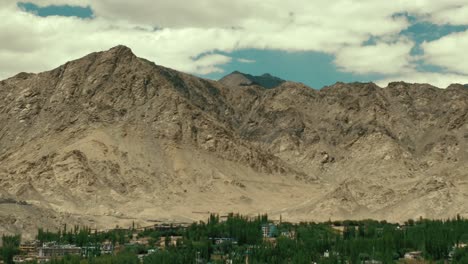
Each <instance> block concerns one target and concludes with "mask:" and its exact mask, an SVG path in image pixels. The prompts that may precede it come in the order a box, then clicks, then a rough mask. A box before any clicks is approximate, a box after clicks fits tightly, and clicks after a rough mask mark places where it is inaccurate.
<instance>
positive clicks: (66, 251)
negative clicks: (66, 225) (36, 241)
mask: <svg viewBox="0 0 468 264" xmlns="http://www.w3.org/2000/svg"><path fill="white" fill-rule="evenodd" d="M65 255H81V248H80V247H77V246H74V245H63V246H62V245H54V246H47V247H40V248H39V254H38V256H39V257H40V258H50V257H52V258H55V257H62V256H65Z"/></svg>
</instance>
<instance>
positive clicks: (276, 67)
mask: <svg viewBox="0 0 468 264" xmlns="http://www.w3.org/2000/svg"><path fill="white" fill-rule="evenodd" d="M219 53H220V54H224V55H227V56H230V57H233V60H232V61H231V62H230V63H228V64H226V65H223V66H221V67H222V68H223V69H224V71H225V72H224V73H212V74H207V75H202V77H204V78H209V79H215V80H217V79H220V78H221V77H223V76H224V75H227V74H229V73H231V72H233V71H235V70H238V71H240V72H244V73H249V74H252V75H262V74H264V73H270V74H272V75H274V76H277V77H280V78H282V79H285V80H289V81H295V82H302V83H304V84H306V85H308V86H310V87H313V88H315V89H320V88H322V87H323V86H326V85H331V84H334V83H336V82H337V81H342V82H356V81H360V82H370V81H371V80H376V79H379V78H381V77H383V76H381V75H377V74H367V75H355V74H352V73H347V72H341V71H339V70H338V69H337V67H336V66H335V65H334V64H333V60H334V56H332V55H328V54H325V53H320V52H287V51H281V50H256V49H246V50H238V51H234V52H232V53H222V52H219ZM237 59H249V60H254V61H255V62H254V63H243V62H240V61H238V60H237Z"/></svg>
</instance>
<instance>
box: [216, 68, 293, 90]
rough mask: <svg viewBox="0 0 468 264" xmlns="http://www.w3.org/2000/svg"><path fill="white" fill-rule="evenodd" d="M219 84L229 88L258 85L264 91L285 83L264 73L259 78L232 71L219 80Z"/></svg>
mask: <svg viewBox="0 0 468 264" xmlns="http://www.w3.org/2000/svg"><path fill="white" fill-rule="evenodd" d="M219 82H220V83H221V84H223V85H225V86H229V87H237V86H250V85H258V86H261V87H263V88H266V89H271V88H275V87H278V86H279V85H281V84H282V83H284V82H286V81H285V80H283V79H280V78H278V77H275V76H273V75H271V74H269V73H265V74H262V75H260V76H253V75H250V74H246V73H242V72H239V71H234V72H232V73H230V74H228V75H226V76H224V77H223V78H221V79H220V80H219Z"/></svg>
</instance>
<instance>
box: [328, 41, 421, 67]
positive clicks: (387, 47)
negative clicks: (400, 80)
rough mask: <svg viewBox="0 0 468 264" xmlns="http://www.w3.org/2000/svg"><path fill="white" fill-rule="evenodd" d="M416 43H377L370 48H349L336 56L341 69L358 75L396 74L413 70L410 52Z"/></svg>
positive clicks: (336, 62)
mask: <svg viewBox="0 0 468 264" xmlns="http://www.w3.org/2000/svg"><path fill="white" fill-rule="evenodd" d="M413 45H414V43H413V42H411V41H408V40H405V39H403V40H400V41H398V42H396V43H381V42H380V43H376V44H375V45H369V46H348V47H345V48H343V49H341V50H339V51H338V52H337V54H336V59H335V64H336V65H337V66H338V67H339V69H341V70H343V71H346V72H353V73H358V74H366V73H381V74H395V73H399V72H404V71H407V70H408V69H409V68H411V67H412V66H411V64H410V60H411V56H410V51H411V48H412V47H413Z"/></svg>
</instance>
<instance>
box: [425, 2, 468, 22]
mask: <svg viewBox="0 0 468 264" xmlns="http://www.w3.org/2000/svg"><path fill="white" fill-rule="evenodd" d="M464 4H466V2H465V3H464ZM467 14H468V6H466V5H465V6H461V5H455V6H452V7H450V8H446V9H443V10H441V11H439V12H436V13H434V14H433V15H432V16H430V20H431V21H432V22H434V23H436V24H451V25H468V16H467Z"/></svg>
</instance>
